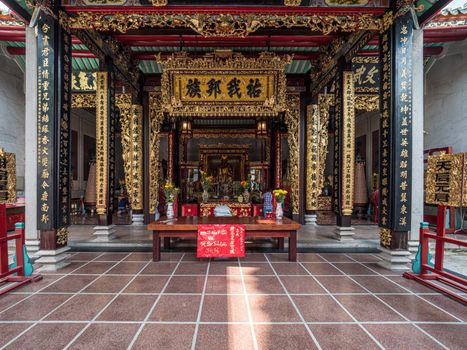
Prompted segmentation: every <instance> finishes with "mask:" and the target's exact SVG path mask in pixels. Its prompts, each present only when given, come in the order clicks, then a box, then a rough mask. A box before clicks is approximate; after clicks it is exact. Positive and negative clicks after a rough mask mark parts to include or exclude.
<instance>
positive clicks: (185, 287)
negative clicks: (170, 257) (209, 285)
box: [165, 276, 206, 293]
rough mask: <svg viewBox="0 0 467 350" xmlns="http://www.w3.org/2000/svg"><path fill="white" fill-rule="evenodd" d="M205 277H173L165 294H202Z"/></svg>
mask: <svg viewBox="0 0 467 350" xmlns="http://www.w3.org/2000/svg"><path fill="white" fill-rule="evenodd" d="M205 279H206V277H205V276H174V277H172V278H171V280H170V282H169V285H168V286H167V288H166V290H165V293H202V292H203V288H204V281H205Z"/></svg>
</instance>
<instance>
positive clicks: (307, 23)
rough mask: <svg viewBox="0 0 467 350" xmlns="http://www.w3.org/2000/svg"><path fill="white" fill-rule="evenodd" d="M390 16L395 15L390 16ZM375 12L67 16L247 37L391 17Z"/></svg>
mask: <svg viewBox="0 0 467 350" xmlns="http://www.w3.org/2000/svg"><path fill="white" fill-rule="evenodd" d="M389 19H392V17H390V18H389ZM389 19H387V18H386V17H384V19H380V18H379V17H378V16H376V15H373V14H362V13H358V14H357V13H346V14H342V13H341V14H338V15H335V14H321V15H313V14H299V13H297V14H293V15H289V14H285V13H283V14H281V13H278V14H241V13H223V14H219V13H183V12H177V13H170V12H145V13H143V12H141V13H138V12H137V11H135V12H131V13H114V12H110V11H105V10H103V11H100V12H99V13H96V12H86V11H81V12H79V13H77V14H76V15H75V16H74V17H71V16H70V17H67V18H66V19H64V20H63V21H66V22H67V23H66V25H67V26H68V27H70V28H71V29H87V30H96V31H104V32H107V31H116V32H121V33H126V32H128V31H129V30H137V29H141V28H190V29H192V30H194V31H195V32H197V33H198V34H201V35H203V36H205V37H242V38H243V37H246V36H248V35H249V34H251V33H254V32H256V31H257V30H258V29H261V28H307V29H309V30H310V31H313V32H321V33H323V34H329V33H332V32H354V31H360V30H370V31H379V30H381V29H382V28H383V26H384V25H386V23H387V21H388V20H389Z"/></svg>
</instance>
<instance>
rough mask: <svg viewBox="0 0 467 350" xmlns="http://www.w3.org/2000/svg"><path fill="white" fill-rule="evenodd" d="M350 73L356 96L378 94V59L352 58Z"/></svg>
mask: <svg viewBox="0 0 467 350" xmlns="http://www.w3.org/2000/svg"><path fill="white" fill-rule="evenodd" d="M352 72H353V77H354V86H355V93H356V94H377V93H379V86H380V64H379V57H377V56H376V57H362V56H358V57H354V58H353V59H352Z"/></svg>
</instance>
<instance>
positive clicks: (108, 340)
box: [69, 323, 140, 350]
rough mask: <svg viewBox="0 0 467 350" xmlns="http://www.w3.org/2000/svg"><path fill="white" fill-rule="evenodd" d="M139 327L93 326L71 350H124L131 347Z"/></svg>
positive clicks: (135, 325) (80, 337)
mask: <svg viewBox="0 0 467 350" xmlns="http://www.w3.org/2000/svg"><path fill="white" fill-rule="evenodd" d="M139 327H140V325H139V324H118V323H114V324H91V325H90V326H89V327H88V328H87V329H86V330H85V331H84V332H83V334H81V335H80V336H79V337H78V339H76V340H75V341H74V342H73V344H72V345H71V346H70V348H69V349H71V350H88V349H89V350H90V349H112V350H119V349H121V350H124V349H127V347H128V345H130V343H131V341H132V339H133V337H134V335H135V334H136V331H137V330H138V328H139Z"/></svg>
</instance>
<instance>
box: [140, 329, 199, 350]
mask: <svg viewBox="0 0 467 350" xmlns="http://www.w3.org/2000/svg"><path fill="white" fill-rule="evenodd" d="M194 331H195V326H194V325H179V324H147V325H145V326H144V328H143V330H142V332H141V333H140V335H139V337H138V338H137V339H136V342H135V344H134V346H133V348H132V349H144V350H146V349H161V350H162V349H164V350H181V349H190V348H191V344H192V341H193V334H194Z"/></svg>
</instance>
